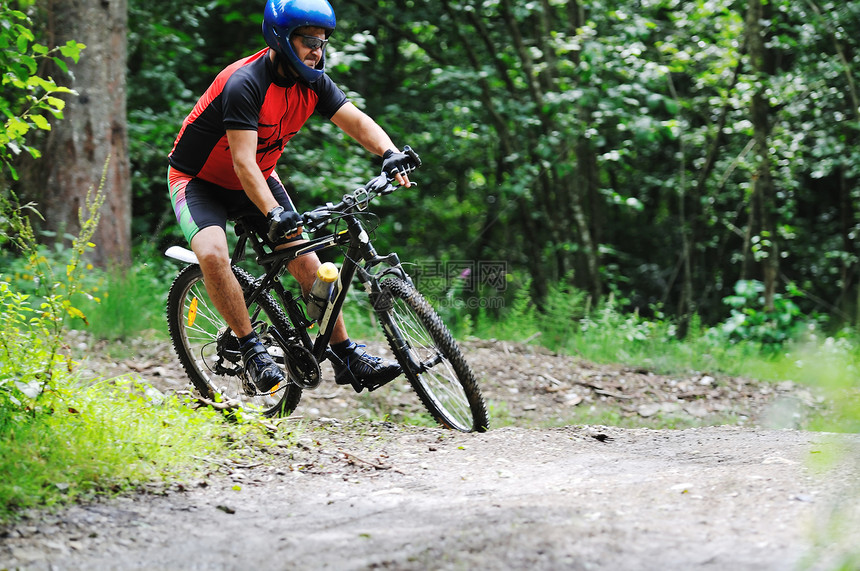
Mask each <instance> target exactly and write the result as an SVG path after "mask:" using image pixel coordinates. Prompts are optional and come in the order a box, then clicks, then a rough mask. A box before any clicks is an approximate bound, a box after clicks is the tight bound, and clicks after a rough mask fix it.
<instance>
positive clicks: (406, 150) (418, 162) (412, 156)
mask: <svg viewBox="0 0 860 571" xmlns="http://www.w3.org/2000/svg"><path fill="white" fill-rule="evenodd" d="M403 152H404V153H406V155H407V156H408V157H409V158H410V159H412V162H413V163H415V167H414V168H416V169H417V168H418V167H420V166H421V157H419V156H418V153H416V152H415V151H414V150H413V149H412V147H410V146H409V145H406V146H404V147H403Z"/></svg>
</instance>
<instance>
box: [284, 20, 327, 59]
mask: <svg viewBox="0 0 860 571" xmlns="http://www.w3.org/2000/svg"><path fill="white" fill-rule="evenodd" d="M305 36H306V37H305ZM307 37H310V38H317V39H319V40H322V41H323V42H324V41H325V30H324V29H322V28H314V27H312V26H307V27H304V28H298V29H297V30H296V31H295V32H294V33H293V37H292V38H291V41H292V42H293V51H295V52H296V55H297V56H298V58H299V59H300V60H301V62H302V63H303V64H305V65H306V66H308V67H310V68H315V67H316V66H317V64H318V63H319V62H320V60H321V59H322V56H323V49H325V47H324V46H325V44H323V45H321V46H319V47H316V48H309V47H308V46H307V45H305V43H306V42H307V41H308V40H307ZM311 43H312V42H311Z"/></svg>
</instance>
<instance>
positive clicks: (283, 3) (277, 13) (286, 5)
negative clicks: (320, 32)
mask: <svg viewBox="0 0 860 571" xmlns="http://www.w3.org/2000/svg"><path fill="white" fill-rule="evenodd" d="M335 24H336V20H335V17H334V9H333V8H332V7H331V4H329V3H328V1H327V0H267V1H266V10H265V12H263V38H265V40H266V43H267V44H268V45H269V47H270V48H272V49H273V50H275V53H276V54H278V56H279V57H280V58H282V59H283V60H284V61H285V62H286V63H288V64H289V65H290V66H291V67H292V68H293V69H294V70H296V72H297V73H298V74H299V76H300V77H301V78H302V79H304V80H305V81H307V82H308V83H312V82H314V81H316V80H317V79H319V78H320V77H322V74H323V72H324V71H325V51H323V54H322V57H321V58H320V61H319V63H318V64H317V66H316V67H314V68H312V67H308V66H306V65H305V64H304V63H303V62H302V61H301V60H300V59H299V57H298V56H297V55H296V52H295V50H293V44H292V43H291V42H290V37H291V36H292V35H293V32H295V31H296V28H301V27H304V26H314V27H316V28H323V29H324V30H325V31H326V32H325V37H326V38H328V37H329V35H331V33H332V32H333V31H334V27H335Z"/></svg>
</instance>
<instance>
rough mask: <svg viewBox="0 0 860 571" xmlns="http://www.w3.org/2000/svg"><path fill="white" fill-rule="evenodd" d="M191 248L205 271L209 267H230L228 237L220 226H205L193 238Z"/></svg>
mask: <svg viewBox="0 0 860 571" xmlns="http://www.w3.org/2000/svg"><path fill="white" fill-rule="evenodd" d="M191 249H192V250H194V254H195V255H196V256H197V260H198V261H199V262H200V267H201V268H203V270H204V272H205V271H206V270H207V269H216V268H220V267H229V265H230V255H229V253H228V252H227V238H226V236H225V235H224V232H223V230H221V228H218V227H210V228H205V229H203V230H201V231H200V232H198V233H197V234H196V235H195V236H194V238H192V240H191Z"/></svg>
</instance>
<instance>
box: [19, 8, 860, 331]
mask: <svg viewBox="0 0 860 571" xmlns="http://www.w3.org/2000/svg"><path fill="white" fill-rule="evenodd" d="M10 6H17V7H18V8H20V9H21V10H22V11H23V12H26V13H27V15H28V16H29V17H30V18H31V19H32V20H33V22H34V23H35V26H34V29H35V32H36V33H35V38H34V40H36V41H39V42H41V43H42V44H44V45H45V46H46V47H47V48H48V49H53V48H55V47H57V46H63V45H65V44H64V42H67V41H70V40H78V41H81V42H83V43H84V44H86V45H87V47H86V48H84V49H83V51H82V52H80V62H79V63H76V64H75V65H70V66H68V67H67V66H62V65H60V66H59V67H58V66H57V62H56V59H59V58H54V59H51V58H45V59H44V61H42V62H40V64H39V65H40V69H39V71H40V75H42V76H46V77H47V76H50V77H52V78H53V79H54V80H56V82H57V84H60V85H68V86H70V87H72V88H74V89H75V91H76V92H77V95H62V94H60V95H58V97H60V98H62V99H64V100H65V101H66V102H67V103H66V109H65V119H64V120H63V121H54V120H53V119H52V118H51V117H50V115H47V116H48V119H51V125H50V127H52V129H51V130H50V131H48V130H45V129H43V128H42V126H41V125H35V124H34V125H32V126H33V127H38V129H36V128H33V129H32V133H31V134H35V135H36V137H32V138H31V139H30V142H29V143H28V144H29V145H30V147H29V148H30V149H36V148H39V149H41V152H40V153H36V154H41V155H42V156H41V158H39V159H38V160H30V157H29V156H28V154H27V153H22V154H21V155H19V156H12V155H10V157H11V159H12V160H11V163H10V164H11V165H14V166H15V167H16V169H15V172H16V175H17V177H18V180H9V181H8V182H9V184H10V185H11V187H12V188H13V189H14V190H15V191H16V192H17V194H18V195H19V196H20V197H22V198H23V201H24V202H26V201H29V200H32V201H34V202H35V204H36V205H37V208H38V209H39V211H40V212H41V213H42V215H43V216H44V222H39V223H38V224H37V230H39V231H41V234H39V235H40V236H42V237H43V238H42V239H43V241H46V242H49V243H50V242H51V241H55V240H57V238H56V237H57V236H60V237H62V236H63V235H64V233H68V232H71V233H74V232H75V231H76V230H77V228H76V225H77V224H78V220H77V206H80V205H82V204H83V203H84V200H85V198H84V197H85V194H86V191H87V189H88V187H91V186H92V185H93V184H98V181H99V180H100V179H101V178H102V175H103V171H104V172H105V173H106V174H105V178H104V181H103V183H102V184H103V186H104V190H105V195H106V197H107V200H106V207H105V208H104V209H103V215H102V217H101V220H100V224H99V226H100V231H99V232H100V233H97V234H96V237H95V238H94V240H93V241H94V242H95V249H94V250H95V251H94V253H93V254H92V257H93V259H94V261H95V262H96V263H97V265H99V264H100V265H103V266H110V265H119V266H121V267H127V266H129V265H130V264H131V261H132V259H134V260H135V261H137V262H139V261H140V260H142V259H147V258H150V259H152V261H153V262H154V261H155V258H158V257H160V255H161V254H160V252H162V251H163V250H164V248H165V247H166V246H167V245H170V244H175V243H182V238H181V234H180V232H179V231H178V229H177V227H176V224H175V220H174V218H173V214H172V212H171V209H170V206H169V201H168V198H167V192H166V185H165V169H166V154H167V153H168V152H169V150H170V148H171V146H172V143H173V139H174V137H175V134H176V132H177V130H178V128H179V125H180V124H181V121H182V119H183V118H184V116H185V115H186V114H187V113H188V112H189V110H190V109H191V107H192V106H193V104H194V102H195V100H196V98H197V97H198V96H199V95H200V94H201V93H202V92H203V91H204V90H205V88H206V87H207V86H208V84H209V83H210V82H211V80H212V79H213V77H214V75H215V74H216V73H217V72H218V71H219V70H220V69H221V68H222V67H224V66H225V65H227V64H229V63H230V62H232V61H234V60H236V59H238V58H240V57H242V56H244V55H248V54H250V53H253V52H255V51H257V50H259V49H261V48H262V47H264V43H263V40H262V38H261V34H260V24H261V19H262V17H261V12H262V5H261V6H259V7H258V8H259V9H251V8H249V7H248V5H247V3H242V2H238V1H237V0H210V1H206V2H202V1H201V2H191V3H187V4H184V5H183V6H182V7H181V9H180V8H178V7H177V6H176V5H175V4H174V3H172V2H167V1H165V0H146V1H143V0H128V3H127V4H126V2H125V0H122V1H119V0H111V1H109V2H95V1H93V0H88V1H85V2H76V3H72V2H67V1H53V2H47V1H45V2H42V1H35V2H33V1H32V0H28V1H25V2H13V3H12V4H10ZM335 9H336V11H337V15H338V27H337V30H336V32H335V34H334V35H333V36H332V42H331V44H329V48H328V52H327V57H328V73H329V75H330V76H331V77H332V78H333V79H334V80H335V81H336V82H337V83H338V84H340V85H341V86H342V87H343V88H344V89H345V90H347V91H348V93H349V95H350V97H351V98H352V100H353V101H354V102H355V103H356V104H357V105H358V106H359V107H361V108H363V109H365V110H366V111H367V112H368V113H369V114H370V115H371V116H373V117H374V118H376V119H377V120H378V122H379V123H380V124H382V125H383V126H384V127H385V128H386V130H387V131H389V133H390V134H391V135H392V138H393V139H394V140H395V141H396V142H397V143H398V144H400V145H404V144H409V145H411V146H412V147H414V148H415V149H416V150H418V151H419V153H420V154H421V156H422V158H423V159H424V163H425V166H424V167H423V168H422V169H421V171H420V172H419V173H418V174H417V175H416V180H418V181H419V184H420V186H418V187H417V188H416V189H414V190H411V191H409V192H401V193H398V194H395V195H392V196H390V197H387V198H386V200H384V201H380V202H379V203H378V205H377V208H376V210H377V212H378V214H379V215H380V219H379V223H378V226H377V227H376V231H375V232H376V240H377V243H378V244H379V245H381V246H382V247H383V248H385V249H388V248H391V249H394V250H397V251H399V252H400V253H401V256H402V258H403V259H406V260H412V261H416V267H415V270H416V272H415V273H416V275H417V277H418V278H419V281H420V280H421V279H422V278H423V279H424V284H425V285H426V286H428V287H429V288H430V289H433V288H437V289H438V290H439V291H438V293H439V295H438V296H436V297H437V299H438V300H440V301H444V300H445V299H446V296H447V295H448V294H450V293H451V292H452V291H453V290H458V291H459V292H460V293H462V294H463V295H465V296H466V297H467V298H468V299H467V301H471V302H473V303H471V304H466V305H465V306H461V307H460V308H461V309H463V308H464V309H465V310H467V311H468V312H469V313H470V314H471V316H472V318H473V319H482V318H485V317H491V318H497V317H499V315H500V314H501V313H502V312H503V311H504V310H505V309H506V308H507V309H510V308H511V307H512V306H513V305H514V301H515V299H516V298H517V296H518V295H519V296H520V297H522V292H523V291H526V292H528V294H529V296H530V300H531V302H533V303H534V304H535V306H536V307H541V308H545V307H546V303H547V301H546V300H547V299H548V296H550V295H551V294H557V293H559V292H562V293H564V294H568V295H569V296H571V297H576V298H577V299H579V300H583V301H582V303H579V304H578V305H577V304H571V305H570V307H574V306H576V307H578V308H579V309H576V310H571V309H570V307H569V308H568V313H567V314H564V315H559V316H558V318H559V319H564V320H572V321H575V320H576V319H579V318H581V317H582V315H584V314H585V313H586V312H587V311H588V308H589V307H595V306H596V305H597V304H598V303H600V302H601V301H605V300H612V302H613V303H614V304H615V307H617V308H620V309H623V310H624V311H630V312H636V313H638V314H639V315H643V316H646V317H651V318H655V319H663V318H667V319H671V320H673V321H674V322H675V323H676V324H677V326H678V327H677V329H676V330H675V331H676V333H677V334H678V335H679V336H683V335H684V334H685V333H686V331H687V329H688V327H689V325H690V324H691V323H692V324H694V325H696V326H698V325H700V324H706V325H713V324H718V323H723V324H724V325H727V326H728V327H733V325H732V323H734V325H739V324H741V322H745V323H746V324H749V320H750V315H752V314H756V315H759V316H765V317H761V319H767V318H768V317H767V316H768V315H775V316H777V318H778V319H780V320H782V324H780V323H775V324H772V325H773V326H772V327H771V329H774V328H775V329H786V330H787V329H789V328H790V327H789V326H791V325H793V324H800V323H801V322H802V323H803V326H806V325H807V324H808V323H809V320H812V321H814V322H816V323H820V324H828V326H829V327H832V328H834V329H836V328H839V327H842V326H845V325H856V324H857V322H858V313H860V303H858V300H860V287H858V286H859V285H860V280H858V277H860V273H858V270H859V269H860V268H858V238H860V236H858V228H860V226H858V224H860V217H858V210H859V209H860V188H859V187H858V184H857V182H858V174H860V145H858V142H860V95H858V87H857V80H856V78H857V74H858V72H857V70H858V69H860V50H858V42H860V3H858V2H840V3H836V2H815V1H813V0H774V1H764V0H744V1H729V0H709V1H693V2H686V1H684V2H679V1H668V0H623V1H620V2H600V1H593V2H567V1H559V0H535V1H529V2H524V1H515V0H486V1H483V2H477V1H458V0H441V1H433V2H430V1H422V0H394V1H392V0H376V1H371V0H355V1H352V2H342V3H335ZM92 27H95V28H97V31H93V30H92V29H91V28H92ZM69 36H71V37H69ZM18 47H19V49H20V50H22V51H24V50H26V49H27V47H28V45H27V43H26V42H25V43H24V44H22V43H21V42H20V41H19V42H18ZM66 59H68V58H66ZM70 63H71V62H70ZM93 65H98V66H101V68H100V69H101V72H100V74H94V73H92V72H89V71H87V70H89V69H91V67H88V66H93ZM52 66H53V67H52ZM111 66H113V67H111ZM69 67H70V68H71V69H69ZM35 88H38V86H36V87H35ZM35 88H34V89H35ZM99 104H101V105H102V107H100V108H98V109H99V110H98V111H97V112H96V113H95V114H93V113H94V112H93V111H92V109H95V108H97V106H98V105H99ZM84 109H89V113H90V115H87V114H86V113H85V112H84ZM9 115H11V114H10V113H9V112H7V116H9ZM76 117H84V119H83V120H81V119H78V120H76ZM40 137H41V138H40ZM25 148H26V147H25ZM108 156H110V157H111V159H110V166H109V167H107V170H105V168H106V167H105V162H106V160H107V157H108ZM280 164H281V166H280V168H279V172H280V174H281V176H282V178H284V179H285V180H286V182H287V185H288V187H289V189H290V190H291V191H292V193H293V196H294V197H295V199H296V201H297V202H298V204H299V206H300V208H305V209H310V208H312V207H314V206H316V205H318V204H320V203H322V202H325V201H328V200H333V199H336V198H337V197H339V196H340V194H342V193H343V192H345V191H348V190H351V189H352V188H354V187H355V186H356V185H358V184H360V183H361V182H363V181H364V180H366V179H367V178H369V176H371V175H372V174H373V173H374V172H375V170H376V169H377V168H378V162H375V161H374V160H373V157H370V156H369V155H368V154H367V153H366V152H365V151H363V150H362V149H361V148H360V147H358V145H356V144H355V142H354V141H350V140H346V138H345V137H344V136H343V135H341V134H340V133H339V132H338V131H337V129H336V128H334V127H333V125H331V124H329V123H328V122H325V121H323V120H319V119H314V120H311V121H310V122H309V123H308V125H307V126H306V127H305V128H304V129H303V131H302V132H301V133H300V134H299V135H298V136H297V137H296V138H295V139H294V140H293V141H292V142H291V143H290V144H289V145H288V146H287V150H286V152H285V153H284V156H283V158H282V160H281V163H280ZM81 165H83V166H81ZM5 186H6V185H4V187H5ZM105 213H106V214H107V215H105ZM102 229H104V230H102ZM500 269H501V272H500V271H499V270H500ZM465 270H470V271H471V272H472V273H471V274H469V272H465ZM428 293H429V294H431V296H432V294H433V292H428ZM732 320H734V321H732ZM774 335H775V336H776V337H779V336H781V335H782V331H779V332H777V333H775V334H774Z"/></svg>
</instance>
